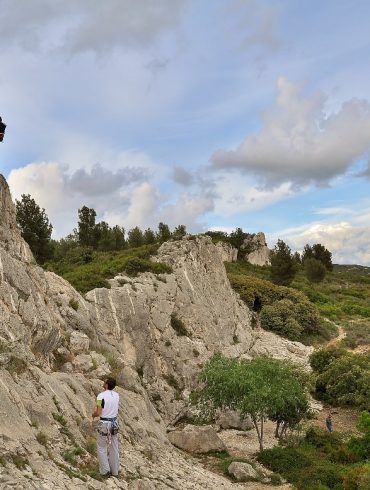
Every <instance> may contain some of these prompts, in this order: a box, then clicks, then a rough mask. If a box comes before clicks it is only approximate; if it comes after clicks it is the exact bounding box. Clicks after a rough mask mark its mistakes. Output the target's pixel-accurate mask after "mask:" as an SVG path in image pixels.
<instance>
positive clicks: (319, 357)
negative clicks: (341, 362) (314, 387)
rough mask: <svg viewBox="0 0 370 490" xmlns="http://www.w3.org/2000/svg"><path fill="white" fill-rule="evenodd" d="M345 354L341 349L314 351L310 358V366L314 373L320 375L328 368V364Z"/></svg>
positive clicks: (331, 348)
mask: <svg viewBox="0 0 370 490" xmlns="http://www.w3.org/2000/svg"><path fill="white" fill-rule="evenodd" d="M345 354H346V350H345V349H343V348H342V347H334V346H333V347H328V348H327V349H320V350H316V351H314V352H313V353H312V354H311V356H310V364H311V367H312V369H313V370H314V371H316V372H317V373H319V374H321V373H323V372H324V371H325V369H327V368H328V366H329V364H330V363H331V362H333V361H334V360H335V359H338V358H339V357H342V356H344V355H345Z"/></svg>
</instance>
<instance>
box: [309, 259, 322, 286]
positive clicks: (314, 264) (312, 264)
mask: <svg viewBox="0 0 370 490" xmlns="http://www.w3.org/2000/svg"><path fill="white" fill-rule="evenodd" d="M304 270H305V273H306V277H307V279H308V280H309V281H310V282H313V283H319V282H321V281H323V280H324V279H325V276H326V267H325V265H324V264H323V263H322V262H320V261H319V260H317V259H314V258H312V259H306V260H305V262H304Z"/></svg>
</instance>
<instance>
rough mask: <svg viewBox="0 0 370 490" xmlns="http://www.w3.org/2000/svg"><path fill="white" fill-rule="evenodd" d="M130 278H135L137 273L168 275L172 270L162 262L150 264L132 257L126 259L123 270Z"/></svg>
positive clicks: (149, 261)
mask: <svg viewBox="0 0 370 490" xmlns="http://www.w3.org/2000/svg"><path fill="white" fill-rule="evenodd" d="M124 270H125V271H126V272H127V274H129V275H130V276H136V275H137V274H138V273H139V272H153V273H154V274H163V273H170V272H172V269H171V267H170V266H169V265H166V264H163V263H162V262H152V261H151V260H147V259H141V258H140V257H132V258H129V259H127V262H126V265H125V269H124Z"/></svg>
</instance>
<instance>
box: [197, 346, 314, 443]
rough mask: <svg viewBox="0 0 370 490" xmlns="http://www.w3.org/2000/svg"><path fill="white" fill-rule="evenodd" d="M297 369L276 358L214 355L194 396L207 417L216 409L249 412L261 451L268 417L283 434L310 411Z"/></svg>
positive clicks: (242, 414)
mask: <svg viewBox="0 0 370 490" xmlns="http://www.w3.org/2000/svg"><path fill="white" fill-rule="evenodd" d="M297 371H298V368H296V367H293V366H292V365H289V364H287V363H285V362H283V361H280V360H277V359H270V358H265V357H260V358H256V359H253V360H252V361H248V360H245V359H243V360H240V361H238V360H236V359H227V358H225V357H224V356H223V355H222V354H215V355H214V356H213V357H212V359H211V360H210V361H209V362H208V363H207V364H206V366H205V367H204V369H203V371H202V373H201V376H200V380H201V382H202V383H203V386H202V387H201V388H200V389H199V390H198V391H197V392H195V394H193V397H192V398H193V401H194V402H195V403H197V405H198V408H199V409H200V411H201V413H202V415H204V416H210V415H213V414H214V412H215V410H216V409H217V408H223V409H224V408H230V409H234V410H239V411H240V413H241V416H242V417H246V416H248V415H249V416H250V417H251V419H252V421H253V424H254V427H255V429H256V432H257V436H258V441H259V446H260V450H261V451H262V450H263V436H264V422H265V420H267V419H271V420H274V421H276V424H277V429H276V433H277V434H278V435H282V434H284V433H285V432H286V430H287V429H288V427H290V428H293V427H294V426H295V425H296V424H297V423H298V422H300V421H301V420H302V419H303V418H305V417H306V416H307V415H308V413H309V406H308V401H307V397H306V394H305V386H304V383H303V382H302V380H303V379H304V378H303V375H297Z"/></svg>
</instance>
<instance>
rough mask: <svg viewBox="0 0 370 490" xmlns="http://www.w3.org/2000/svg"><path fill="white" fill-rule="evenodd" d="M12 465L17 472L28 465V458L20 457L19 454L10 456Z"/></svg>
mask: <svg viewBox="0 0 370 490" xmlns="http://www.w3.org/2000/svg"><path fill="white" fill-rule="evenodd" d="M12 460H13V463H14V464H15V466H16V467H17V468H18V469H19V470H23V469H24V468H25V467H26V466H27V465H29V461H28V458H26V457H24V456H21V455H20V454H15V455H13V456H12Z"/></svg>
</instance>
